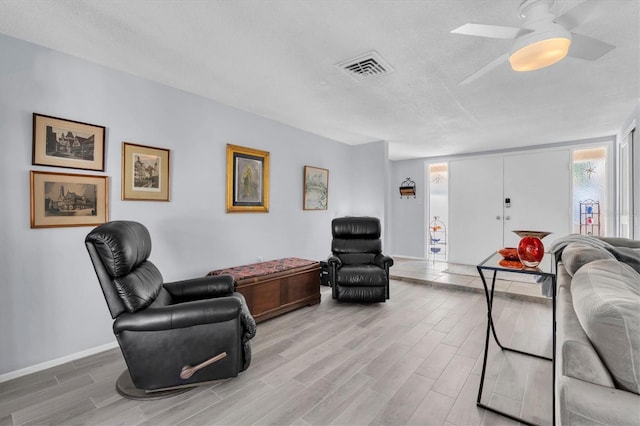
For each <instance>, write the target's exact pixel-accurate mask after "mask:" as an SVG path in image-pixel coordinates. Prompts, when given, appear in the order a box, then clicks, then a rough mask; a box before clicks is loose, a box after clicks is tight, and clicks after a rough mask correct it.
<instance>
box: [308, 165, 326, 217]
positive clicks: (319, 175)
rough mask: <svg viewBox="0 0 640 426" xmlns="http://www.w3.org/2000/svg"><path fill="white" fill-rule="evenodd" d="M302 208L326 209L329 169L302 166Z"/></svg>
mask: <svg viewBox="0 0 640 426" xmlns="http://www.w3.org/2000/svg"><path fill="white" fill-rule="evenodd" d="M303 194H304V198H303V201H302V208H303V209H304V210H327V205H328V201H329V170H327V169H321V168H319V167H312V166H304V187H303Z"/></svg>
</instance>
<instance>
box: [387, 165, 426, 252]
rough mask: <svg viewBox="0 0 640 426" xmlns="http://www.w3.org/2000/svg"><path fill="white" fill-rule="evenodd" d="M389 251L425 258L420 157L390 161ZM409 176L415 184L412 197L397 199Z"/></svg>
mask: <svg viewBox="0 0 640 426" xmlns="http://www.w3.org/2000/svg"><path fill="white" fill-rule="evenodd" d="M390 175H391V179H390V181H391V190H390V193H391V196H390V198H389V200H390V203H389V204H390V211H391V213H390V214H391V219H390V220H389V221H388V223H390V224H391V225H390V227H391V229H390V240H391V241H390V253H391V254H392V255H395V256H407V257H417V258H424V257H425V247H426V241H427V240H426V238H427V237H426V232H427V231H426V230H427V226H428V222H427V214H426V208H427V202H426V200H425V196H426V194H427V193H428V192H427V190H426V188H425V185H426V163H425V160H424V159H418V160H403V161H393V162H391V174H390ZM407 178H411V180H413V181H414V182H415V183H416V198H413V197H411V198H407V197H402V199H401V198H400V191H399V189H398V188H399V187H400V184H401V183H402V181H404V180H405V179H407Z"/></svg>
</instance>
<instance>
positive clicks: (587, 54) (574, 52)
mask: <svg viewBox="0 0 640 426" xmlns="http://www.w3.org/2000/svg"><path fill="white" fill-rule="evenodd" d="M615 48H616V47H615V46H613V45H611V44H609V43H605V42H604V41H600V40H596V39H595V38H591V37H587V36H585V35H581V34H576V33H571V47H570V48H569V53H568V55H569V56H572V57H574V58H579V59H584V60H587V61H595V60H596V59H598V58H600V57H601V56H603V55H605V54H606V53H608V52H610V51H612V50H613V49H615Z"/></svg>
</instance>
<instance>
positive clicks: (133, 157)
mask: <svg viewBox="0 0 640 426" xmlns="http://www.w3.org/2000/svg"><path fill="white" fill-rule="evenodd" d="M169 154H170V153H169V150H168V149H164V148H154V147H152V146H145V145H136V144H133V143H128V142H122V199H123V200H140V201H169Z"/></svg>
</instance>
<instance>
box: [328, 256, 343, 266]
mask: <svg viewBox="0 0 640 426" xmlns="http://www.w3.org/2000/svg"><path fill="white" fill-rule="evenodd" d="M327 263H328V264H329V267H332V268H339V267H341V266H342V260H340V258H339V257H338V256H329V259H327Z"/></svg>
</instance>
